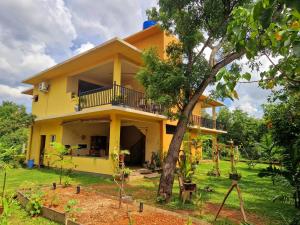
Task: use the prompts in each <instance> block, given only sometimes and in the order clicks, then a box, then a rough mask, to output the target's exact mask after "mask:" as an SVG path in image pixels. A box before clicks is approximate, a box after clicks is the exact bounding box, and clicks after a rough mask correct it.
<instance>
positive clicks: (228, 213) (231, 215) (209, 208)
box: [204, 203, 268, 225]
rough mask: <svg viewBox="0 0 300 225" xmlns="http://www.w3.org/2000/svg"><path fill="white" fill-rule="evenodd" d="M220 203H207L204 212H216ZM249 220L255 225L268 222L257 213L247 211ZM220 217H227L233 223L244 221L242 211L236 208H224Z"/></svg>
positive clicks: (263, 224)
mask: <svg viewBox="0 0 300 225" xmlns="http://www.w3.org/2000/svg"><path fill="white" fill-rule="evenodd" d="M219 207H220V205H219V204H213V203H206V204H205V209H204V213H210V214H214V215H215V214H216V213H217V211H218V209H219ZM246 216H247V220H248V222H250V223H251V224H255V225H265V224H268V223H267V222H266V219H264V218H262V217H259V216H258V215H256V214H253V213H249V212H246ZM219 217H222V218H227V219H229V220H230V221H232V222H233V223H236V224H240V223H241V222H242V221H243V217H242V213H241V211H239V210H236V209H229V208H226V207H223V208H222V211H221V212H220V215H219Z"/></svg>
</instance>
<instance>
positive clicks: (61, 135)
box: [23, 26, 226, 175]
mask: <svg viewBox="0 0 300 225" xmlns="http://www.w3.org/2000/svg"><path fill="white" fill-rule="evenodd" d="M174 39H175V37H172V36H168V35H167V34H166V33H165V32H164V31H162V30H161V29H160V28H159V27H158V26H151V27H149V28H147V29H144V30H143V31H141V32H138V33H136V34H133V35H131V36H129V37H127V38H125V39H120V38H114V39H111V40H109V41H107V42H105V43H103V44H101V45H99V46H97V47H95V48H93V49H91V50H89V51H87V52H84V53H82V54H79V55H77V56H75V57H72V58H70V59H68V60H66V61H64V62H62V63H60V64H58V65H56V66H54V67H52V68H50V69H47V70H45V71H42V72H40V73H38V74H36V75H35V76H33V77H30V78H28V79H26V80H24V81H23V82H24V83H26V84H30V85H32V86H33V88H31V89H29V90H26V91H24V92H23V93H24V94H28V95H32V99H33V100H32V101H33V102H32V113H33V114H34V115H35V116H36V119H35V122H34V124H33V125H32V127H31V132H30V138H29V143H28V151H27V155H26V158H27V160H34V163H35V165H48V164H49V165H51V162H49V161H47V159H46V158H45V155H46V154H47V152H49V151H51V148H50V143H51V142H52V141H56V142H60V143H62V144H64V145H65V146H73V145H78V146H79V148H78V149H76V150H74V151H72V153H71V155H70V156H68V157H72V160H73V162H74V164H75V165H76V168H75V169H76V170H79V171H85V172H94V173H101V174H107V175H111V174H112V173H113V162H112V160H111V153H112V152H113V151H114V150H119V149H129V150H130V152H131V154H130V155H129V156H128V159H126V160H127V164H128V165H130V166H141V165H142V164H143V163H144V162H145V161H150V159H151V155H152V152H157V153H159V154H160V155H161V156H162V155H163V153H164V152H166V151H167V150H168V146H169V144H170V141H171V138H172V133H173V132H174V129H175V125H176V121H170V120H168V118H167V117H166V116H164V115H162V113H161V111H162V109H161V107H160V106H158V105H155V104H153V103H152V102H151V101H150V100H149V99H147V98H146V97H145V95H144V93H143V92H144V89H143V87H142V86H141V85H140V84H139V83H138V81H137V80H136V78H135V75H136V73H137V71H138V70H139V68H140V67H141V66H142V58H141V54H142V51H143V49H146V48H149V47H156V48H157V50H158V53H159V56H160V57H162V58H165V57H166V54H165V49H166V46H167V45H168V43H169V42H170V41H172V40H174ZM222 105H223V104H222V103H220V102H218V101H214V100H210V101H207V98H206V97H205V96H202V97H201V98H200V99H199V102H198V103H197V105H196V107H195V109H194V111H193V116H192V118H191V121H192V122H191V124H190V126H189V130H190V132H191V134H192V135H191V136H195V135H197V134H198V133H199V132H201V133H202V134H211V135H212V136H213V143H214V145H215V144H216V138H217V135H218V134H220V133H226V131H224V130H223V129H222V127H221V126H220V125H219V124H218V123H217V122H216V107H218V106H222ZM203 108H211V109H212V118H213V119H212V120H209V119H205V118H201V110H202V109H203Z"/></svg>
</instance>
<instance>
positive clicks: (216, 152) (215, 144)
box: [212, 135, 220, 176]
mask: <svg viewBox="0 0 300 225" xmlns="http://www.w3.org/2000/svg"><path fill="white" fill-rule="evenodd" d="M212 147H213V162H214V163H215V168H216V171H215V173H216V176H220V168H219V149H218V141H217V135H213V137H212Z"/></svg>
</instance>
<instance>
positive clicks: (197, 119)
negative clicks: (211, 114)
mask: <svg viewBox="0 0 300 225" xmlns="http://www.w3.org/2000/svg"><path fill="white" fill-rule="evenodd" d="M190 124H191V125H195V126H199V127H206V128H210V129H217V130H226V128H225V125H224V124H223V123H220V122H218V121H214V120H212V119H208V118H203V117H201V116H197V115H192V116H191V119H190Z"/></svg>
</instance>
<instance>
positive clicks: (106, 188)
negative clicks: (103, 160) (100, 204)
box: [90, 184, 270, 225]
mask: <svg viewBox="0 0 300 225" xmlns="http://www.w3.org/2000/svg"><path fill="white" fill-rule="evenodd" d="M90 188H92V189H95V190H101V191H103V192H104V193H106V194H109V195H115V194H116V189H115V186H114V185H109V184H108V185H102V184H101V185H93V186H90ZM130 189H134V192H132V195H133V197H134V199H144V200H149V201H151V200H153V199H155V196H156V192H152V191H150V190H147V189H142V188H135V187H134V186H132V185H130V184H126V185H125V190H130ZM219 207H220V204H215V203H206V204H205V206H204V207H203V211H202V213H203V214H209V215H212V216H214V215H215V214H216V213H217V211H218V209H219ZM176 212H178V213H180V214H182V215H186V217H188V215H194V216H197V214H198V213H199V212H196V211H192V210H177V211H176ZM198 216H199V215H198ZM246 216H247V219H248V222H250V223H252V224H255V225H264V224H268V223H269V222H270V221H268V220H267V219H266V218H264V217H261V216H258V215H256V214H254V213H249V212H247V211H246ZM219 218H225V219H228V220H230V221H232V222H233V223H236V224H240V223H241V222H243V217H242V214H241V211H240V210H238V209H232V208H227V207H226V205H225V206H224V207H223V209H222V211H221V213H220V215H219Z"/></svg>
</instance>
